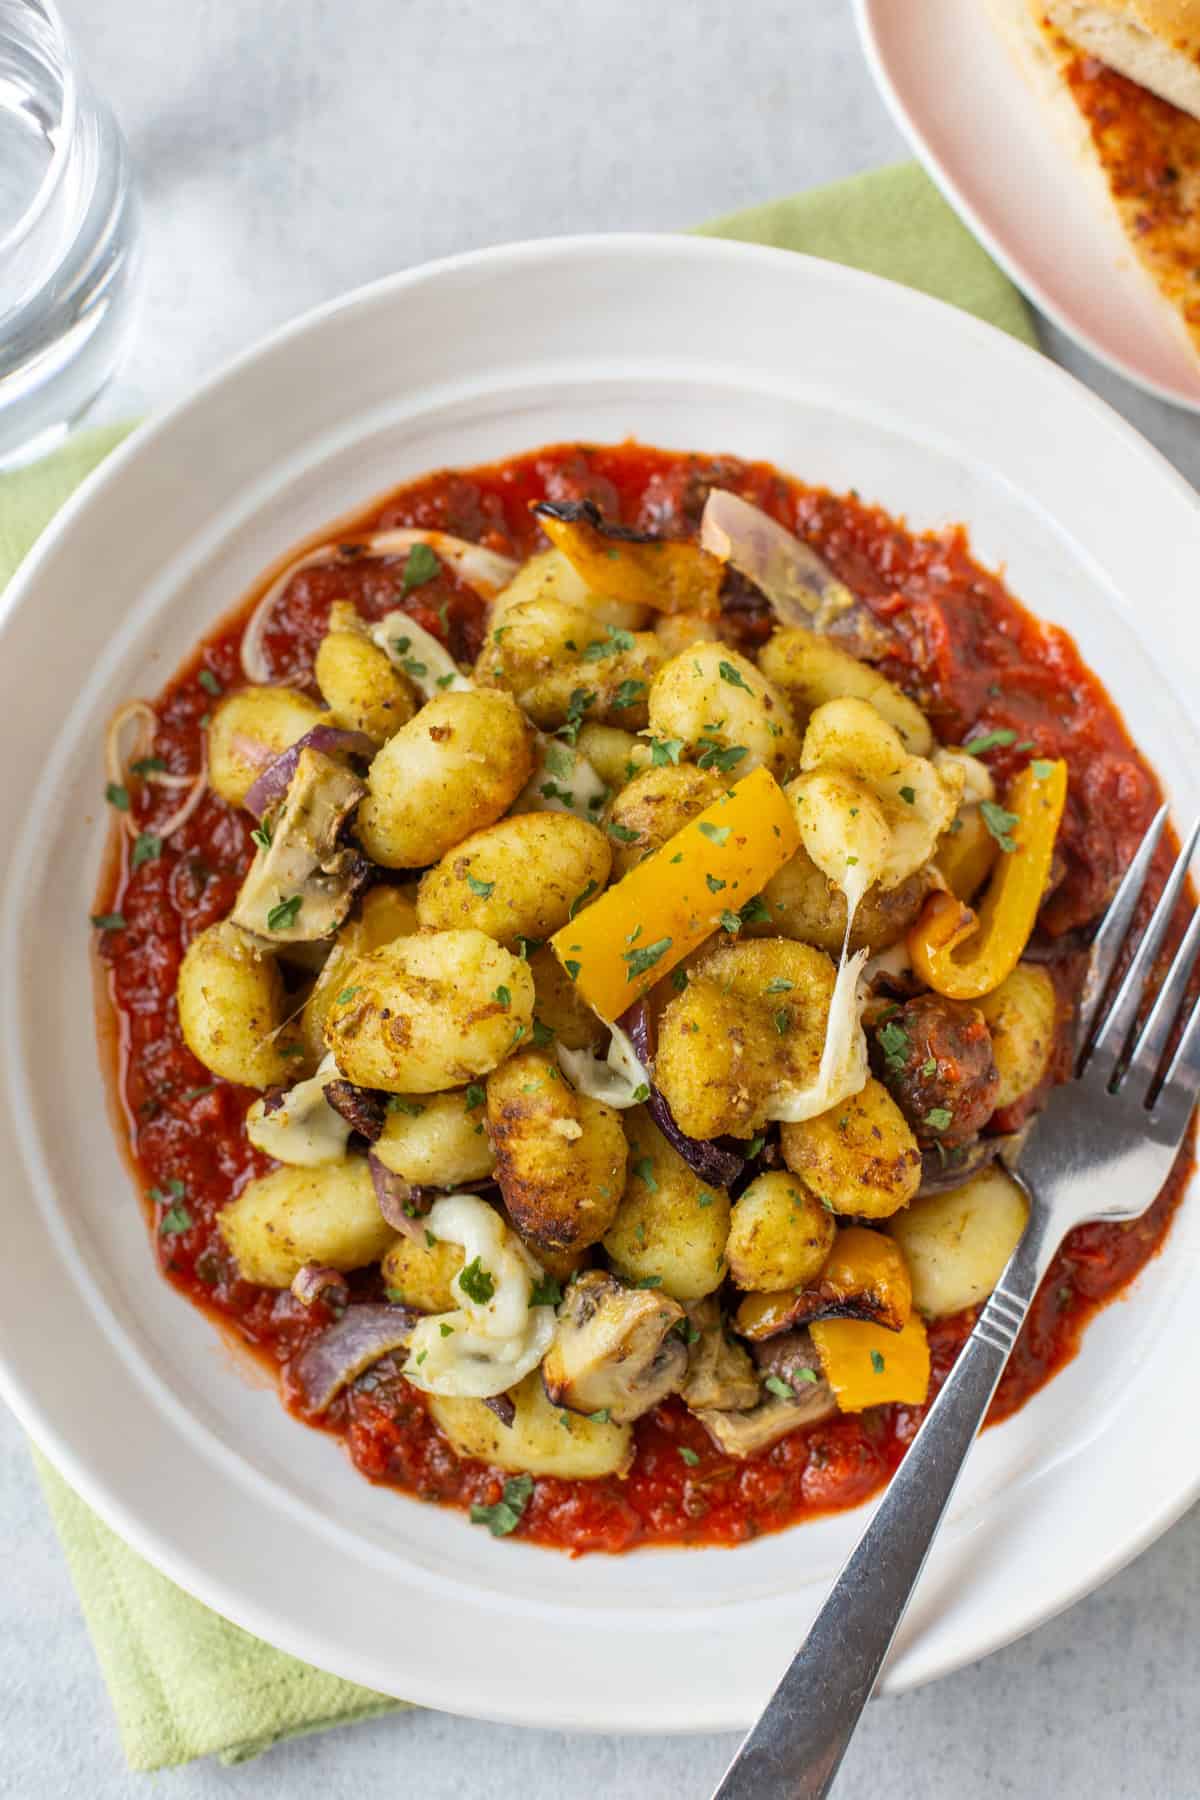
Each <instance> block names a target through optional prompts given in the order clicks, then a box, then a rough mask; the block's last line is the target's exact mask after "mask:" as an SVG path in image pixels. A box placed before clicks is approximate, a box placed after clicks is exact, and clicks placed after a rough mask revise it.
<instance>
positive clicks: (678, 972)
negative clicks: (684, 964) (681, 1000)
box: [671, 969, 688, 994]
mask: <svg viewBox="0 0 1200 1800" xmlns="http://www.w3.org/2000/svg"><path fill="white" fill-rule="evenodd" d="M687 984H688V972H687V970H686V969H672V970H671V986H672V987H673V988H674V989H675V992H676V993H677V994H682V992H683V990H684V988H685V987H686V986H687Z"/></svg>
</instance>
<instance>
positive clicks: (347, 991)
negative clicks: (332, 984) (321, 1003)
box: [337, 987, 358, 1006]
mask: <svg viewBox="0 0 1200 1800" xmlns="http://www.w3.org/2000/svg"><path fill="white" fill-rule="evenodd" d="M357 992H358V989H357V988H356V987H348V988H343V989H342V991H341V993H340V994H339V995H338V997H337V1003H338V1005H339V1006H349V1004H350V1002H351V1000H353V998H354V996H355V994H357Z"/></svg>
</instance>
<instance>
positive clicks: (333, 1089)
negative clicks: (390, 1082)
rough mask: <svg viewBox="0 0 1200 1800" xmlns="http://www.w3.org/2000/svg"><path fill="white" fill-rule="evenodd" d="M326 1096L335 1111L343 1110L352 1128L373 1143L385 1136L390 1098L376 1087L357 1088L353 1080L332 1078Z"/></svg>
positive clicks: (344, 1116) (326, 1087) (327, 1086)
mask: <svg viewBox="0 0 1200 1800" xmlns="http://www.w3.org/2000/svg"><path fill="white" fill-rule="evenodd" d="M325 1098H326V1100H328V1102H329V1104H330V1106H332V1108H333V1110H334V1112H336V1113H340V1114H341V1116H342V1118H343V1119H345V1121H346V1123H347V1125H349V1126H350V1128H351V1130H353V1131H357V1133H358V1135H359V1136H360V1137H365V1138H366V1140H367V1142H368V1144H374V1143H375V1142H377V1140H378V1139H379V1138H381V1137H382V1136H383V1128H384V1125H385V1124H386V1122H387V1098H386V1096H385V1095H383V1094H380V1093H376V1091H375V1089H374V1088H364V1087H355V1085H354V1083H353V1082H352V1081H329V1082H326V1084H325Z"/></svg>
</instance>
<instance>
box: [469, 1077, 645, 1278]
mask: <svg viewBox="0 0 1200 1800" xmlns="http://www.w3.org/2000/svg"><path fill="white" fill-rule="evenodd" d="M487 1114H488V1132H489V1135H490V1137H491V1140H492V1146H493V1149H494V1150H495V1153H496V1179H497V1181H498V1182H499V1183H500V1191H501V1193H502V1194H503V1195H504V1204H505V1206H506V1207H507V1208H508V1212H509V1216H510V1217H511V1219H512V1221H513V1224H514V1225H515V1226H516V1228H517V1230H518V1231H519V1232H520V1233H521V1234H522V1236H523V1237H524V1238H525V1239H526V1241H527V1242H530V1243H532V1244H534V1245H541V1244H545V1245H546V1246H547V1248H548V1249H552V1250H572V1249H582V1248H583V1247H584V1246H585V1245H587V1244H594V1243H596V1242H597V1241H598V1240H599V1239H600V1238H602V1237H603V1236H604V1233H605V1232H606V1231H607V1230H608V1228H609V1226H610V1225H611V1224H612V1221H613V1219H614V1218H615V1216H616V1211H617V1207H618V1206H619V1205H620V1201H621V1193H622V1190H623V1188H624V1186H625V1164H626V1157H627V1150H626V1144H625V1133H624V1131H623V1129H622V1126H621V1121H620V1118H619V1116H618V1115H617V1114H616V1113H615V1112H613V1111H612V1109H611V1108H610V1107H607V1106H603V1105H601V1103H600V1102H599V1101H598V1100H589V1099H588V1097H587V1095H586V1094H580V1093H576V1091H575V1089H574V1088H573V1087H572V1086H571V1084H570V1083H569V1082H568V1081H567V1079H566V1077H565V1076H564V1075H563V1074H562V1072H561V1071H560V1069H559V1066H558V1063H557V1061H556V1060H555V1058H554V1056H553V1055H552V1054H550V1053H549V1052H544V1051H541V1050H526V1051H523V1052H522V1053H521V1054H520V1055H517V1056H514V1057H511V1058H510V1059H509V1061H508V1062H507V1064H505V1065H504V1066H503V1067H501V1068H499V1069H497V1070H496V1071H495V1072H494V1074H492V1075H491V1076H490V1077H489V1079H488V1084H487Z"/></svg>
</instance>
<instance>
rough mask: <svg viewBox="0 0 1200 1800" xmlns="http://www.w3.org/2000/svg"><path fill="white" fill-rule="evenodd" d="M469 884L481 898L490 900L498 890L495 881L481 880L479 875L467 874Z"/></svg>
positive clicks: (472, 890)
mask: <svg viewBox="0 0 1200 1800" xmlns="http://www.w3.org/2000/svg"><path fill="white" fill-rule="evenodd" d="M467 886H468V887H469V888H470V890H471V892H472V893H473V894H478V895H479V898H480V899H481V900H489V899H490V898H491V896H492V895H493V894H494V893H495V891H496V884H495V882H494V881H480V879H479V877H478V876H477V875H468V876H467Z"/></svg>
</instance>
